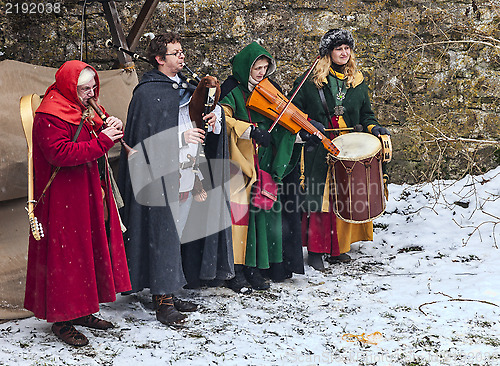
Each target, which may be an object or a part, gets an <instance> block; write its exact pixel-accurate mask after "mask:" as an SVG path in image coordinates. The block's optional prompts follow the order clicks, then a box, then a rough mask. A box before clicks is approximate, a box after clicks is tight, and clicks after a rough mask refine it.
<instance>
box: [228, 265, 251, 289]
mask: <svg viewBox="0 0 500 366" xmlns="http://www.w3.org/2000/svg"><path fill="white" fill-rule="evenodd" d="M226 287H228V288H230V289H231V290H233V291H234V292H237V293H239V294H244V295H248V294H250V293H251V292H252V286H251V285H250V284H249V283H248V281H247V280H246V278H245V275H244V274H243V265H242V264H235V265H234V277H233V278H231V279H230V280H227V281H226Z"/></svg>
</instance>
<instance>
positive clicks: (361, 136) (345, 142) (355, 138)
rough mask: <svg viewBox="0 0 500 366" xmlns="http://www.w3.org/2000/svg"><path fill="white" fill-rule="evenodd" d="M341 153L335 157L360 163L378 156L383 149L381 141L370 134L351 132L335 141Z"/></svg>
mask: <svg viewBox="0 0 500 366" xmlns="http://www.w3.org/2000/svg"><path fill="white" fill-rule="evenodd" d="M332 142H333V144H334V145H335V146H337V148H338V149H339V150H340V153H339V154H338V155H337V156H334V158H335V159H338V160H353V161H358V160H362V159H366V158H369V157H372V156H374V155H376V154H377V153H378V152H379V151H380V150H381V149H382V144H381V143H380V140H379V139H378V138H377V137H375V136H373V135H372V134H370V133H365V132H351V133H346V134H345V135H340V136H338V137H336V138H334V139H333V141H332Z"/></svg>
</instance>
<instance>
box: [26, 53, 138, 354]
mask: <svg viewBox="0 0 500 366" xmlns="http://www.w3.org/2000/svg"><path fill="white" fill-rule="evenodd" d="M55 79H56V81H55V83H54V84H52V85H51V86H50V87H49V88H48V89H47V91H46V93H45V97H44V98H43V100H42V104H41V105H40V107H39V108H38V109H37V111H36V115H35V120H34V124H33V166H34V193H35V199H36V200H37V204H36V207H35V216H36V217H37V218H38V221H39V222H40V223H41V224H42V226H43V231H44V233H45V236H44V237H42V238H41V240H39V241H37V240H35V238H34V237H33V236H32V235H30V239H29V250H28V270H27V278H26V294H25V302H24V306H25V308H26V309H28V310H31V311H32V312H33V313H34V314H35V316H36V317H38V318H40V319H46V320H47V321H48V322H54V324H53V325H52V331H53V332H54V333H55V334H56V335H57V336H58V337H59V338H60V339H62V340H63V341H64V342H66V343H68V344H70V345H74V346H84V345H86V344H88V340H87V338H86V337H85V335H83V334H82V333H80V332H79V331H78V330H76V329H75V327H74V325H82V326H86V327H90V328H96V329H108V328H111V327H113V324H111V323H110V322H107V321H105V320H101V319H99V318H96V317H95V316H94V315H92V314H93V313H96V312H98V311H99V303H101V302H111V301H115V300H116V293H117V292H123V291H129V290H130V289H131V286H130V279H129V274H128V267H127V260H126V256H125V249H124V246H123V239H122V233H121V226H120V219H119V217H118V213H117V208H116V203H115V201H114V198H113V194H112V191H111V185H110V183H109V172H108V170H107V169H104V170H103V172H102V173H101V174H100V173H99V169H98V162H97V160H98V159H99V158H102V159H103V160H104V161H105V160H106V157H105V154H106V153H107V151H108V150H109V149H110V148H111V147H112V146H113V145H114V144H115V142H116V141H118V139H119V138H120V137H122V131H121V129H122V126H123V123H122V122H121V121H120V120H119V119H118V118H116V117H109V118H108V120H107V124H108V126H109V127H106V126H103V121H102V120H101V119H100V118H99V117H98V116H92V114H89V111H88V107H89V106H88V100H89V98H91V97H94V98H96V99H97V98H98V97H99V78H98V76H97V72H96V71H95V70H94V69H93V68H92V67H91V66H89V65H87V64H86V63H84V62H80V61H68V62H66V63H64V65H62V66H61V67H60V68H59V70H58V71H57V72H56V75H55ZM80 128H81V130H80V131H79V132H78V130H79V129H80ZM75 135H76V139H75ZM104 165H105V167H107V164H106V163H105V164H104ZM58 167H59V170H58V172H57V173H56V174H55V178H54V179H53V180H52V182H51V183H49V181H50V180H51V176H53V172H54V171H55V170H56V169H57V168H58Z"/></svg>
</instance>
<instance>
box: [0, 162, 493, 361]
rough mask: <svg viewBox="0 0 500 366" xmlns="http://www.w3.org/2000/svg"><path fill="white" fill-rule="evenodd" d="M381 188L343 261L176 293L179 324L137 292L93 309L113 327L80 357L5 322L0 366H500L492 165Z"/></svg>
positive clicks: (35, 329)
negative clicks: (258, 285)
mask: <svg viewBox="0 0 500 366" xmlns="http://www.w3.org/2000/svg"><path fill="white" fill-rule="evenodd" d="M390 192H391V197H390V199H389V202H388V206H387V210H386V213H385V214H384V215H383V216H382V217H381V218H379V219H377V220H376V222H375V235H374V241H373V242H361V243H357V244H354V245H353V246H352V250H351V252H350V254H351V256H352V257H353V259H354V261H353V262H351V263H348V264H340V265H328V264H327V270H326V271H325V272H318V271H315V270H314V269H312V268H310V267H307V266H306V274H305V275H299V276H298V275H295V276H294V277H293V278H292V279H291V280H288V281H286V282H284V283H273V284H272V285H271V289H270V290H269V291H265V292H254V293H253V294H251V295H250V296H245V295H236V294H234V293H233V292H232V291H230V290H228V289H225V288H217V289H202V290H189V291H187V290H186V291H185V292H184V293H183V294H181V295H183V296H185V297H187V298H191V299H193V300H195V301H196V302H197V303H199V304H200V305H201V309H200V311H198V312H196V313H192V314H189V318H188V321H187V322H186V323H185V325H184V326H183V327H179V328H171V327H165V326H163V325H162V324H160V323H159V322H157V321H156V320H155V316H154V311H153V309H152V306H151V304H150V295H149V293H148V292H147V291H144V292H142V293H140V294H137V295H132V296H118V300H117V301H116V302H115V303H112V304H104V305H102V307H101V312H100V313H101V315H102V317H104V318H105V319H107V320H110V321H113V322H114V323H115V324H116V325H117V328H115V329H112V330H109V331H98V330H90V329H82V331H83V332H84V333H85V334H86V335H87V336H88V337H89V340H90V345H88V346H86V347H83V348H80V349H78V348H73V347H70V346H67V345H65V344H62V343H61V342H60V341H59V340H57V339H56V337H55V336H54V335H53V334H52V332H51V331H50V325H49V324H48V323H46V322H45V321H41V320H37V319H35V318H29V319H24V320H17V321H9V322H7V323H4V324H0V346H1V351H0V365H163V364H165V365H169V364H174V365H184V364H189V365H263V364H265V365H405V366H424V365H500V320H499V315H500V284H499V278H500V277H499V275H500V251H499V249H497V247H498V244H499V243H500V234H499V233H498V230H496V231H495V228H496V225H497V224H498V223H499V222H500V219H498V218H499V217H500V203H499V202H497V200H498V198H499V197H500V168H497V169H495V170H493V171H490V172H488V173H487V174H485V175H484V176H480V177H470V176H468V177H466V178H464V179H463V180H461V181H459V182H452V181H440V182H434V183H432V184H425V185H419V186H406V185H405V186H398V185H391V186H390ZM375 332H380V335H379V336H377V335H373V336H372V337H371V338H370V337H369V336H370V335H372V334H374V333H375ZM362 334H364V337H365V338H367V337H368V338H369V339H372V340H374V343H376V344H369V343H365V342H362V341H360V340H357V339H356V338H355V337H354V336H359V337H358V339H362V338H361V335H362Z"/></svg>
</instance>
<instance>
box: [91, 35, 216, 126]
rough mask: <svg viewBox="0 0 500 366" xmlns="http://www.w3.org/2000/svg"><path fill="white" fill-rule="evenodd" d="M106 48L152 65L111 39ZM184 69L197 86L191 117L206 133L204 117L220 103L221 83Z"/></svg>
mask: <svg viewBox="0 0 500 366" xmlns="http://www.w3.org/2000/svg"><path fill="white" fill-rule="evenodd" d="M106 47H108V48H115V49H117V50H118V51H121V52H123V53H126V54H127V55H129V56H131V57H132V58H133V59H134V60H139V61H144V62H147V63H149V64H150V61H149V60H148V59H147V58H145V57H143V56H141V55H139V54H137V53H135V52H133V51H130V50H127V49H125V48H123V47H120V46H117V45H115V44H113V42H112V41H111V40H110V39H108V40H107V41H106ZM183 67H184V70H186V71H187V72H188V73H189V76H190V77H188V78H187V82H188V83H190V84H192V85H195V86H196V89H195V91H194V93H193V95H192V97H191V101H190V102H189V116H190V117H191V120H192V121H193V122H194V123H195V125H196V127H197V128H201V129H203V130H204V131H205V132H206V130H207V126H206V124H205V123H204V122H203V116H205V115H207V114H209V113H210V112H212V111H213V110H214V109H215V107H216V105H217V103H218V102H219V98H220V83H219V81H218V80H217V78H216V77H214V76H210V75H206V76H203V77H202V78H200V77H199V76H198V74H196V73H195V72H194V71H192V70H191V69H190V68H189V67H188V66H187V65H186V64H185V63H184V65H183ZM98 113H99V112H98Z"/></svg>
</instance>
